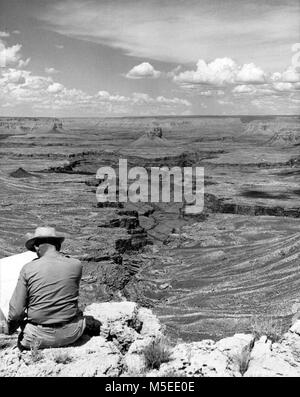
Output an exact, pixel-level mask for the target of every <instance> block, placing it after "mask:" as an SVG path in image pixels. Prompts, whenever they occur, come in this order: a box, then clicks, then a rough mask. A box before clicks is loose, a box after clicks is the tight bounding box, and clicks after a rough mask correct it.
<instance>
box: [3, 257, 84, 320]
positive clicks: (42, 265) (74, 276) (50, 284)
mask: <svg viewBox="0 0 300 397" xmlns="http://www.w3.org/2000/svg"><path fill="white" fill-rule="evenodd" d="M81 274H82V265H81V263H80V261H78V260H77V259H72V258H68V257H65V256H63V255H61V254H60V253H58V252H54V253H51V255H47V256H43V257H41V258H39V259H35V260H33V261H32V262H30V263H28V264H27V265H25V266H24V267H23V269H22V270H21V272H20V277H19V282H18V287H19V288H17V289H16V291H15V293H14V296H13V297H12V299H11V302H10V312H11V314H12V315H13V313H14V311H15V312H19V310H20V302H21V301H22V299H24V293H25V292H24V291H25V290H26V300H27V304H26V306H27V317H28V321H29V322H32V323H36V324H54V323H62V322H68V321H70V320H72V318H74V317H75V316H76V315H77V314H78V293H79V283H80V279H81ZM22 295H23V297H22ZM23 301H24V300H23Z"/></svg>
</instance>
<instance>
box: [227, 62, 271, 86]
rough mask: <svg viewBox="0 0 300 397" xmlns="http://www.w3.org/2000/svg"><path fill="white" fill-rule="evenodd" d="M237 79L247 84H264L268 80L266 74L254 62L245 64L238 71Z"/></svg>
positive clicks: (238, 81)
mask: <svg viewBox="0 0 300 397" xmlns="http://www.w3.org/2000/svg"><path fill="white" fill-rule="evenodd" d="M235 81H236V82H237V83H245V84H249V83H250V84H263V83H265V81H266V74H265V72H264V71H263V70H262V69H261V68H259V67H257V66H256V65H255V64H254V63H248V64H245V65H243V66H242V67H241V68H240V70H239V71H238V72H237V75H236V78H235Z"/></svg>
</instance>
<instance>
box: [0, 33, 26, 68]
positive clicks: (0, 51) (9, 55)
mask: <svg viewBox="0 0 300 397" xmlns="http://www.w3.org/2000/svg"><path fill="white" fill-rule="evenodd" d="M21 48H22V46H21V44H15V45H13V46H11V47H9V46H7V45H6V44H5V43H4V41H3V40H1V39H0V67H2V68H3V67H4V68H5V67H6V66H8V65H11V64H13V63H16V62H18V61H19V59H20V58H21V55H20V50H21Z"/></svg>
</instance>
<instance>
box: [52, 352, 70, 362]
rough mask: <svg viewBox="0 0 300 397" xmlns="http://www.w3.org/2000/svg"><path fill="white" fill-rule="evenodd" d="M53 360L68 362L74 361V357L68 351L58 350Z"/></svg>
mask: <svg viewBox="0 0 300 397" xmlns="http://www.w3.org/2000/svg"><path fill="white" fill-rule="evenodd" d="M53 360H54V361H55V362H56V364H68V363H70V362H71V361H72V357H71V356H70V355H69V353H68V352H63V351H57V352H55V353H53Z"/></svg>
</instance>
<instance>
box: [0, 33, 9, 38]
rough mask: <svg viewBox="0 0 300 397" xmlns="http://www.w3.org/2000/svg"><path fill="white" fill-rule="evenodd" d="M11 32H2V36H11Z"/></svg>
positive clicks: (0, 35)
mask: <svg viewBox="0 0 300 397" xmlns="http://www.w3.org/2000/svg"><path fill="white" fill-rule="evenodd" d="M9 36H10V34H9V33H8V32H0V37H4V38H5V37H9Z"/></svg>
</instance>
